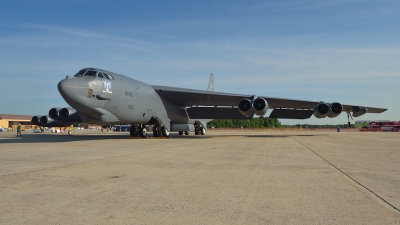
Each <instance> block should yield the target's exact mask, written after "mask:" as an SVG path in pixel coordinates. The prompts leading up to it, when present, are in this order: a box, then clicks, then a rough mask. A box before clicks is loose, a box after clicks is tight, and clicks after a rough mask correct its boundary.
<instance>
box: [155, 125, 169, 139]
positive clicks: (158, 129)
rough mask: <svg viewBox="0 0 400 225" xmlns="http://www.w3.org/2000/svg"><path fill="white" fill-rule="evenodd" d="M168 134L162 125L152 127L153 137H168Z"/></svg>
mask: <svg viewBox="0 0 400 225" xmlns="http://www.w3.org/2000/svg"><path fill="white" fill-rule="evenodd" d="M169 136H170V134H169V131H168V130H167V128H165V127H164V126H159V125H155V126H154V127H153V137H166V138H169Z"/></svg>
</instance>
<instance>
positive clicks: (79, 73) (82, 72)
mask: <svg viewBox="0 0 400 225" xmlns="http://www.w3.org/2000/svg"><path fill="white" fill-rule="evenodd" d="M85 72H86V70H80V71H79V72H78V73H77V74H75V75H74V77H81V76H83V74H84V73H85Z"/></svg>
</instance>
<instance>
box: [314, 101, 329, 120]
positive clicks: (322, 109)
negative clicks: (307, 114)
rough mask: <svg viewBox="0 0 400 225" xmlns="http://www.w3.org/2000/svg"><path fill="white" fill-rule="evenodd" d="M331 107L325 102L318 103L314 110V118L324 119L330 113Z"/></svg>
mask: <svg viewBox="0 0 400 225" xmlns="http://www.w3.org/2000/svg"><path fill="white" fill-rule="evenodd" d="M330 110H331V107H330V106H329V105H328V104H326V103H325V102H320V103H318V104H317V105H316V106H315V108H314V116H315V117H317V118H318V119H321V118H325V117H326V116H327V115H328V113H329V112H330Z"/></svg>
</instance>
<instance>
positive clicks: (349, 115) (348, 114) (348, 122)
mask: <svg viewBox="0 0 400 225" xmlns="http://www.w3.org/2000/svg"><path fill="white" fill-rule="evenodd" d="M346 113H347V124H348V125H349V127H351V124H350V118H351V120H353V117H352V116H351V114H350V111H349V110H347V111H346Z"/></svg>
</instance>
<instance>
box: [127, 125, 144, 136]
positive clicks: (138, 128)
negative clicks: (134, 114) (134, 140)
mask: <svg viewBox="0 0 400 225" xmlns="http://www.w3.org/2000/svg"><path fill="white" fill-rule="evenodd" d="M129 132H130V136H131V137H142V138H147V128H146V126H144V125H143V124H132V126H131V129H130V131H129Z"/></svg>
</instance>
